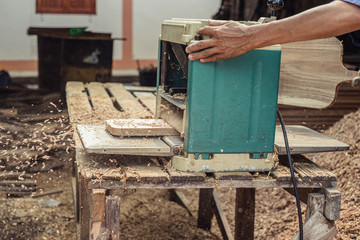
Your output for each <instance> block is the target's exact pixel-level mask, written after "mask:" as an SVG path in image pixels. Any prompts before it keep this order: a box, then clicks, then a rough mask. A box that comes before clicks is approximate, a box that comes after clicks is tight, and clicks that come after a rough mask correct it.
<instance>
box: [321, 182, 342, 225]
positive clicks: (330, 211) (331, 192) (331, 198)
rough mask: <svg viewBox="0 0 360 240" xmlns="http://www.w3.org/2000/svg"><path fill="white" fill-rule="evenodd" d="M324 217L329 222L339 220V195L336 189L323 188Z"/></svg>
mask: <svg viewBox="0 0 360 240" xmlns="http://www.w3.org/2000/svg"><path fill="white" fill-rule="evenodd" d="M324 194H325V208H324V216H325V217H326V218H327V219H329V220H337V219H339V218H340V207H341V193H340V191H338V190H336V189H330V188H325V189H324Z"/></svg>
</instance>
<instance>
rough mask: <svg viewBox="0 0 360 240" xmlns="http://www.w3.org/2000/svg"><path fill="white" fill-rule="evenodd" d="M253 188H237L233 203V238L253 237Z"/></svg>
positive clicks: (248, 238)
mask: <svg viewBox="0 0 360 240" xmlns="http://www.w3.org/2000/svg"><path fill="white" fill-rule="evenodd" d="M254 221H255V188H237V189H236V203H235V239H239V240H240V239H241V240H250V239H254V229H255V227H254Z"/></svg>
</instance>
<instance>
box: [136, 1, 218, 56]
mask: <svg viewBox="0 0 360 240" xmlns="http://www.w3.org/2000/svg"><path fill="white" fill-rule="evenodd" d="M220 3H221V1H220V0H181V1H179V0H133V18H134V19H133V28H134V30H133V40H134V42H133V45H134V48H133V57H134V59H156V58H157V47H158V46H157V44H158V39H159V35H160V30H161V23H162V22H163V20H168V19H171V18H201V19H208V18H211V16H212V15H214V14H215V13H216V12H217V10H218V8H219V6H220Z"/></svg>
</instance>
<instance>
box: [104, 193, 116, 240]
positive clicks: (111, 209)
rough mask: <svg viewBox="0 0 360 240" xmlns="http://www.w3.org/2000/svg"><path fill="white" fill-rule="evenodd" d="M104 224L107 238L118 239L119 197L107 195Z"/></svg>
mask: <svg viewBox="0 0 360 240" xmlns="http://www.w3.org/2000/svg"><path fill="white" fill-rule="evenodd" d="M105 225H106V228H107V229H108V230H109V235H110V236H109V237H110V238H109V239H111V240H118V239H120V197H119V196H107V197H106V210H105Z"/></svg>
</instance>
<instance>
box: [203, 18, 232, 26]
mask: <svg viewBox="0 0 360 240" xmlns="http://www.w3.org/2000/svg"><path fill="white" fill-rule="evenodd" d="M228 22H229V21H224V20H213V19H209V21H208V23H209V26H221V25H224V24H226V23H228Z"/></svg>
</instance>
